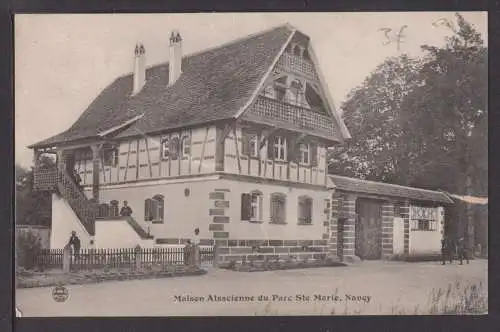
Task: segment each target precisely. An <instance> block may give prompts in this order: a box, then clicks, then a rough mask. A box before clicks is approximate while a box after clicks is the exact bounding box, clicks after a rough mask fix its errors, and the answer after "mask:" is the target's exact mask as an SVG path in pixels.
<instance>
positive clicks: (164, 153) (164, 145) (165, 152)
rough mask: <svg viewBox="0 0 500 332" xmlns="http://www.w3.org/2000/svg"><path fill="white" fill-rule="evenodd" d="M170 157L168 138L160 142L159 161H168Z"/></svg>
mask: <svg viewBox="0 0 500 332" xmlns="http://www.w3.org/2000/svg"><path fill="white" fill-rule="evenodd" d="M169 157H170V141H169V139H168V138H164V139H162V140H161V159H164V160H165V159H168V158H169Z"/></svg>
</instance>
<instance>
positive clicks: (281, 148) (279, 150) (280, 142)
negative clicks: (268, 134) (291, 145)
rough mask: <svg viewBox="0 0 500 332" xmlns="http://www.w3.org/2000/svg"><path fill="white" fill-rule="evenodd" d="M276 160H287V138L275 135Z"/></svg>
mask: <svg viewBox="0 0 500 332" xmlns="http://www.w3.org/2000/svg"><path fill="white" fill-rule="evenodd" d="M274 160H279V161H286V138H285V137H282V136H275V137H274Z"/></svg>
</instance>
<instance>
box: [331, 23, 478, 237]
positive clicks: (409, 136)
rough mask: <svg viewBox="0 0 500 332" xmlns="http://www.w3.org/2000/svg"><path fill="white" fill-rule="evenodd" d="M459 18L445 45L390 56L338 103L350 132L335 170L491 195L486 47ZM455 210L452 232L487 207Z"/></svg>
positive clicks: (336, 158)
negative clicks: (414, 56)
mask: <svg viewBox="0 0 500 332" xmlns="http://www.w3.org/2000/svg"><path fill="white" fill-rule="evenodd" d="M456 18H457V24H456V25H457V28H455V27H453V26H452V25H451V24H450V25H449V27H450V29H451V32H452V34H451V36H450V37H448V38H446V40H445V45H444V46H442V47H436V46H432V45H423V46H422V50H423V51H424V56H422V57H420V58H419V59H412V58H410V57H409V56H407V55H401V56H399V57H393V58H389V59H387V60H386V61H385V62H384V63H382V64H381V65H380V66H378V67H377V68H376V69H375V70H374V71H373V72H372V73H371V74H370V75H369V76H368V77H367V78H366V80H365V81H364V82H363V83H362V85H361V86H359V87H357V88H356V89H354V90H353V91H352V92H351V94H350V95H349V96H348V99H347V100H346V101H345V102H344V103H343V105H342V106H341V108H342V111H343V117H344V121H345V123H346V126H347V127H348V128H349V130H350V132H351V135H352V137H353V138H352V140H351V141H350V142H348V144H347V145H346V146H345V147H343V148H336V149H335V150H333V151H331V152H330V154H329V162H330V165H331V166H330V169H329V171H330V172H332V173H336V174H340V175H346V176H354V177H360V178H366V179H370V180H376V181H383V182H390V183H395V184H400V185H409V186H415V187H420V188H427V189H432V190H446V191H449V192H454V193H458V194H469V195H471V194H472V195H478V196H480V195H487V194H488V149H487V144H488V108H487V95H488V89H487V77H488V76H487V74H488V71H487V70H488V69H487V63H488V49H487V47H485V46H484V44H483V40H482V39H481V35H480V34H479V33H478V32H477V31H475V30H474V27H473V26H472V25H470V24H469V23H468V22H467V21H465V19H464V18H463V17H462V16H461V15H460V14H458V13H457V14H456ZM454 209H455V211H452V213H450V214H449V215H453V218H454V220H458V221H459V223H458V224H460V225H458V224H457V226H455V229H454V230H453V232H454V233H455V235H459V234H463V232H464V231H465V229H466V227H464V226H465V225H463V222H464V221H465V220H467V221H468V223H469V224H471V223H472V221H471V220H472V219H473V217H472V216H473V215H474V216H476V217H477V218H480V219H484V220H486V218H487V217H486V213H487V211H484V209H483V210H481V209H480V208H479V209H478V208H475V207H473V208H471V207H470V206H465V204H456V205H455V208H454ZM471 211H472V213H470V212H471ZM468 212H469V213H468ZM447 214H448V212H447ZM476 227H477V226H476ZM481 227H482V228H485V227H486V224H485V225H482V226H481ZM467 229H470V228H467ZM468 234H469V240H470V239H471V238H470V236H471V233H470V232H469V233H468ZM459 236H461V235H459ZM481 241H482V242H485V241H487V240H486V239H483V240H481ZM484 244H485V243H483V245H484Z"/></svg>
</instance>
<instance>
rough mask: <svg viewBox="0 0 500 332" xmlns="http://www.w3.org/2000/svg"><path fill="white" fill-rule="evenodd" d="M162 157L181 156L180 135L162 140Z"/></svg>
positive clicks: (174, 158) (174, 157)
mask: <svg viewBox="0 0 500 332" xmlns="http://www.w3.org/2000/svg"><path fill="white" fill-rule="evenodd" d="M160 153H161V159H162V160H168V159H172V160H176V159H177V157H178V156H179V137H177V136H173V137H170V138H169V137H165V138H163V139H162V140H161V149H160Z"/></svg>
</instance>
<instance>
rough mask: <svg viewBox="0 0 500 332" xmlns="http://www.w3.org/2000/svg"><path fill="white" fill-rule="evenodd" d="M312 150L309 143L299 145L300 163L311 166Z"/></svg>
mask: <svg viewBox="0 0 500 332" xmlns="http://www.w3.org/2000/svg"><path fill="white" fill-rule="evenodd" d="M310 150H311V146H310V144H308V143H299V151H300V159H299V160H300V163H301V164H304V165H309V163H310V161H311V159H310V155H311V153H310Z"/></svg>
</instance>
